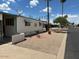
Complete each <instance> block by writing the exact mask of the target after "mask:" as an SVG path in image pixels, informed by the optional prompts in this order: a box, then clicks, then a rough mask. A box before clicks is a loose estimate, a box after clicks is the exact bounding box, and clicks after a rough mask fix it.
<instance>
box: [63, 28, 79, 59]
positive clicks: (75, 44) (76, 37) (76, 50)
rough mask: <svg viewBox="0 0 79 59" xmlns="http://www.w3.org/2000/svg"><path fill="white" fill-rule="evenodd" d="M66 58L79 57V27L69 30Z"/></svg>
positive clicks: (74, 58) (78, 58)
mask: <svg viewBox="0 0 79 59" xmlns="http://www.w3.org/2000/svg"><path fill="white" fill-rule="evenodd" d="M64 59H79V29H75V28H71V29H70V30H69V32H68V37H67V41H66V51H65V58H64Z"/></svg>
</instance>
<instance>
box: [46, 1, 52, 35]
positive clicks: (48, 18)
mask: <svg viewBox="0 0 79 59" xmlns="http://www.w3.org/2000/svg"><path fill="white" fill-rule="evenodd" d="M50 1H51V0H46V3H47V21H48V25H47V30H48V34H51V31H50V29H49V28H50V24H49V22H50V15H49V14H50V13H49V3H50Z"/></svg>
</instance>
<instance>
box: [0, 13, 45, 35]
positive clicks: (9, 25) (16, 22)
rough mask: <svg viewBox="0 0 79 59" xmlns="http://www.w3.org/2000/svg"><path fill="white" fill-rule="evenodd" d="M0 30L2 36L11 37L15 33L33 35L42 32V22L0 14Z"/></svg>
mask: <svg viewBox="0 0 79 59" xmlns="http://www.w3.org/2000/svg"><path fill="white" fill-rule="evenodd" d="M0 23H1V24H0V27H2V28H0V30H1V31H2V32H3V34H4V36H12V35H14V34H17V33H25V34H26V35H28V34H33V33H35V32H36V31H39V32H40V31H42V30H43V26H44V24H43V22H42V21H39V20H36V19H33V18H29V17H24V16H18V15H13V14H9V13H3V12H1V13H0Z"/></svg>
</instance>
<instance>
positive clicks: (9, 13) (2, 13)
mask: <svg viewBox="0 0 79 59" xmlns="http://www.w3.org/2000/svg"><path fill="white" fill-rule="evenodd" d="M0 14H6V15H12V16H16V17H17V16H20V17H24V18H28V19H32V20H35V21H39V20H37V19H34V18H31V17H26V16H22V15H16V14H12V13H5V12H0ZM40 21H42V20H40ZM42 22H46V21H42Z"/></svg>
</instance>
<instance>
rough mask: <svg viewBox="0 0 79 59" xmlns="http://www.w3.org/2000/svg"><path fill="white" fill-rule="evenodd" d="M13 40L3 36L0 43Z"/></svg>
mask: <svg viewBox="0 0 79 59" xmlns="http://www.w3.org/2000/svg"><path fill="white" fill-rule="evenodd" d="M11 41H12V40H11V38H10V37H3V38H1V37H0V45H2V44H6V43H9V42H11Z"/></svg>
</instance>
